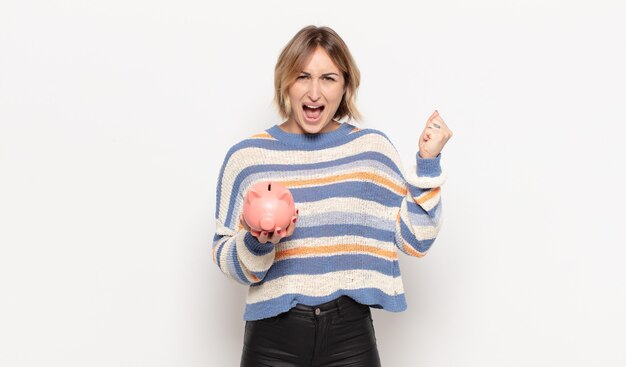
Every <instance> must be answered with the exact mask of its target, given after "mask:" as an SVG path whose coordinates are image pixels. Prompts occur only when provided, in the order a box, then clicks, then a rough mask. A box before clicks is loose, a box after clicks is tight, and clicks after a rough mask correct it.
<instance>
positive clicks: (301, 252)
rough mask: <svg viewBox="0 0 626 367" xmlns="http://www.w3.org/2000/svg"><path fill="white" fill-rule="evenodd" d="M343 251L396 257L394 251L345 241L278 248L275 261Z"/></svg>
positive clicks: (393, 258)
mask: <svg viewBox="0 0 626 367" xmlns="http://www.w3.org/2000/svg"><path fill="white" fill-rule="evenodd" d="M344 252H352V253H360V254H372V255H377V256H382V257H385V258H387V261H389V260H395V259H397V258H398V255H397V254H396V253H395V252H394V251H390V250H383V249H379V248H376V247H369V246H364V245H361V244H356V243H346V244H340V245H333V246H318V247H300V248H292V249H288V250H279V251H277V252H276V258H275V261H278V260H282V259H284V258H290V257H296V256H307V255H308V256H311V255H312V256H324V255H326V256H328V255H333V254H337V253H344Z"/></svg>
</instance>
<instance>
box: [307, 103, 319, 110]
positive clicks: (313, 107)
mask: <svg viewBox="0 0 626 367" xmlns="http://www.w3.org/2000/svg"><path fill="white" fill-rule="evenodd" d="M305 106H306V107H308V108H310V109H313V110H314V109H316V108H322V106H309V105H306V104H305Z"/></svg>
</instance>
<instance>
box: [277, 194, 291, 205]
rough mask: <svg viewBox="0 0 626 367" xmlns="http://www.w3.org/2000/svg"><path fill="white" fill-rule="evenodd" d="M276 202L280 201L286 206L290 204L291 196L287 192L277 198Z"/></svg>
mask: <svg viewBox="0 0 626 367" xmlns="http://www.w3.org/2000/svg"><path fill="white" fill-rule="evenodd" d="M278 200H282V201H284V202H286V203H287V205H289V204H291V200H292V198H291V195H289V191H285V192H283V193H282V194H280V196H278Z"/></svg>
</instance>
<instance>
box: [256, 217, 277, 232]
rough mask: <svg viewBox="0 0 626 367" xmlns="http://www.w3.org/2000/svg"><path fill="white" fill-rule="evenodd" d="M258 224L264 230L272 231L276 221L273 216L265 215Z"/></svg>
mask: <svg viewBox="0 0 626 367" xmlns="http://www.w3.org/2000/svg"><path fill="white" fill-rule="evenodd" d="M259 224H260V225H261V229H263V230H264V231H272V230H273V229H274V225H275V224H276V222H274V217H273V216H269V215H266V216H264V217H263V218H261V221H260V223H259Z"/></svg>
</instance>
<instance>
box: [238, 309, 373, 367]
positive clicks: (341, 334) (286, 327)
mask: <svg viewBox="0 0 626 367" xmlns="http://www.w3.org/2000/svg"><path fill="white" fill-rule="evenodd" d="M259 366H268V367H269V366H271V367H304V366H315V367H318V366H320V367H321V366H324V367H335V366H337V367H338V366H352V367H379V366H380V359H379V357H378V348H377V347H376V336H375V335H374V325H373V323H372V314H371V311H370V308H369V306H365V305H362V304H360V303H357V302H355V301H354V300H352V298H349V297H345V296H343V297H340V298H337V299H336V300H334V301H331V302H327V303H324V304H321V305H317V306H315V307H309V306H304V305H296V306H295V307H294V308H292V309H291V310H289V311H288V312H285V313H282V314H280V315H278V316H275V317H271V318H267V319H262V320H255V321H247V322H246V330H245V335H244V345H243V353H242V356H241V367H259Z"/></svg>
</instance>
